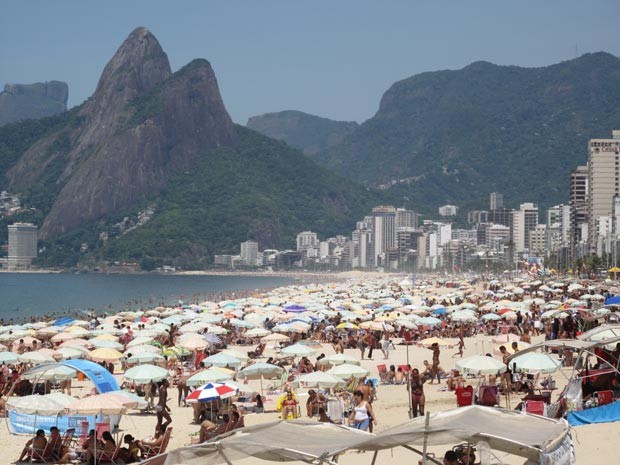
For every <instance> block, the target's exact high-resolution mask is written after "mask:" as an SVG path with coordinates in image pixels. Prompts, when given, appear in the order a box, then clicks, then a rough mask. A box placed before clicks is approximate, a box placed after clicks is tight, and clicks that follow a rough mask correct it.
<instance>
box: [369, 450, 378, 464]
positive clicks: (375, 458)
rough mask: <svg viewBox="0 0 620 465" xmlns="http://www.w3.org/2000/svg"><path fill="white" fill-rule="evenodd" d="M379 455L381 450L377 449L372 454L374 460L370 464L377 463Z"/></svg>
mask: <svg viewBox="0 0 620 465" xmlns="http://www.w3.org/2000/svg"><path fill="white" fill-rule="evenodd" d="M378 455H379V451H378V450H376V451H375V453H374V454H372V462H370V465H375V462H376V461H377V456H378Z"/></svg>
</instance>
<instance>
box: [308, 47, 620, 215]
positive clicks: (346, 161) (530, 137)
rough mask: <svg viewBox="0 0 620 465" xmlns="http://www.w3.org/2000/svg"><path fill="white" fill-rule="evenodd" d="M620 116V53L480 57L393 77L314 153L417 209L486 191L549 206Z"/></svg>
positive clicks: (483, 198) (469, 201)
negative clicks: (346, 129) (374, 106)
mask: <svg viewBox="0 0 620 465" xmlns="http://www.w3.org/2000/svg"><path fill="white" fill-rule="evenodd" d="M619 125H620V59H618V58H617V57H615V56H613V55H609V54H607V53H594V54H587V55H584V56H582V57H580V58H578V59H575V60H570V61H566V62H563V63H559V64H556V65H552V66H548V67H544V68H520V67H516V66H497V65H493V64H491V63H486V62H477V63H473V64H471V65H469V66H467V67H465V68H463V69H461V70H458V71H437V72H429V73H423V74H419V75H416V76H413V77H410V78H407V79H404V80H402V81H400V82H397V83H395V84H394V85H393V86H392V87H391V88H390V89H389V90H388V91H387V92H386V93H385V94H384V96H383V98H382V101H381V105H380V108H379V110H378V112H377V114H376V115H375V116H374V117H373V118H371V119H369V120H368V121H366V122H364V123H363V124H362V125H361V126H360V128H359V129H358V130H357V131H355V132H354V133H353V134H351V135H349V136H348V137H347V138H346V139H345V140H344V141H343V143H342V144H340V145H338V146H335V147H332V148H331V149H328V150H326V151H324V152H322V153H320V154H317V155H316V157H314V158H315V159H316V160H317V161H319V162H320V163H322V164H324V166H326V167H328V168H330V169H333V170H335V171H336V172H338V173H340V174H342V175H344V176H348V177H350V178H352V179H355V180H358V181H362V182H364V183H366V184H368V185H382V186H383V187H390V190H392V191H393V193H394V194H395V195H398V196H400V197H408V198H409V199H411V200H412V201H413V202H414V204H415V205H416V206H417V208H418V209H419V210H422V211H423V210H428V209H431V208H432V209H433V210H434V208H435V207H436V206H438V205H442V204H446V203H455V204H457V205H473V206H475V205H477V206H478V208H481V207H485V206H486V205H487V203H488V194H489V193H490V192H493V191H499V192H503V193H504V196H505V199H506V201H507V202H508V203H512V204H513V205H514V204H516V203H518V202H520V201H533V202H537V203H539V204H540V206H541V207H544V206H549V205H551V204H554V203H560V202H564V203H566V202H567V201H568V176H569V173H570V171H571V170H572V169H574V168H575V167H576V166H577V165H578V164H583V163H585V161H586V159H587V149H586V147H587V141H588V139H591V138H601V137H602V138H606V137H610V135H611V130H612V129H617V128H618V127H620V126H619Z"/></svg>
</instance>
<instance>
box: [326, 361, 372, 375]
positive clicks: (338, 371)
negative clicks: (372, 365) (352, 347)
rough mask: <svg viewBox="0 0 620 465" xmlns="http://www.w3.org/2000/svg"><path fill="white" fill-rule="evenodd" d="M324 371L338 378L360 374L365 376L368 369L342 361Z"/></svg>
mask: <svg viewBox="0 0 620 465" xmlns="http://www.w3.org/2000/svg"><path fill="white" fill-rule="evenodd" d="M325 373H328V374H330V375H333V376H337V377H339V378H352V377H355V378H361V377H362V376H366V375H367V374H368V370H366V369H364V368H362V367H360V366H357V365H353V364H350V363H343V364H342V365H337V366H335V367H333V368H330V369H329V370H327V371H326V372H325Z"/></svg>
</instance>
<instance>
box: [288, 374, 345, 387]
mask: <svg viewBox="0 0 620 465" xmlns="http://www.w3.org/2000/svg"><path fill="white" fill-rule="evenodd" d="M297 381H299V382H300V383H303V384H304V386H305V387H316V388H319V389H320V388H323V389H325V388H333V387H336V386H342V385H344V384H345V382H344V380H343V379H342V378H338V377H337V376H334V375H330V374H329V373H327V372H322V371H315V372H313V373H306V374H304V375H301V376H300V377H299V378H297Z"/></svg>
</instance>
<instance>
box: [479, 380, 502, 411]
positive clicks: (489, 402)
mask: <svg viewBox="0 0 620 465" xmlns="http://www.w3.org/2000/svg"><path fill="white" fill-rule="evenodd" d="M476 403H477V404H478V405H484V406H487V407H495V406H496V405H499V390H498V389H497V386H494V385H483V386H480V387H479V388H478V399H477V401H476Z"/></svg>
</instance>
